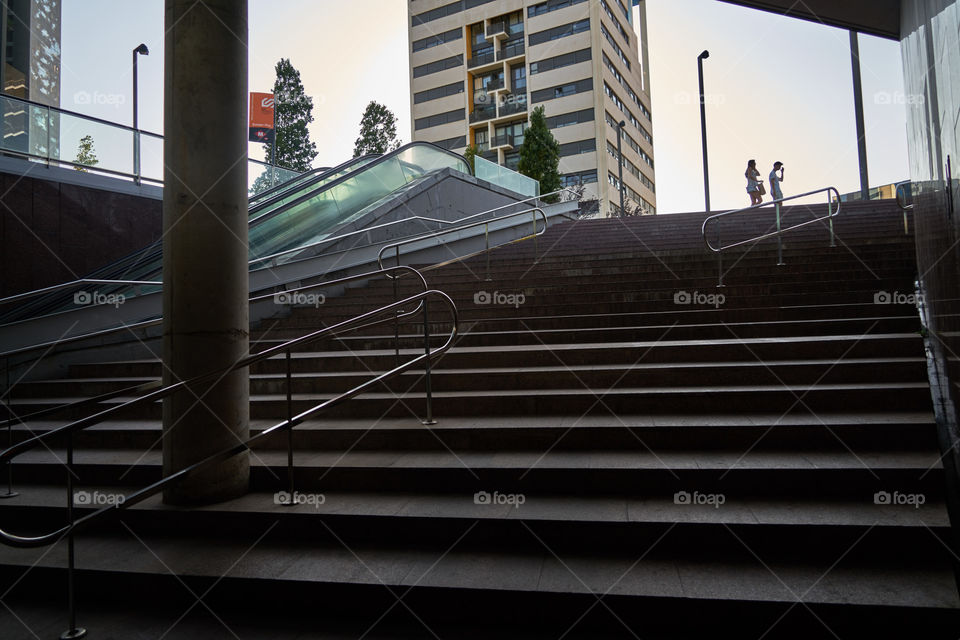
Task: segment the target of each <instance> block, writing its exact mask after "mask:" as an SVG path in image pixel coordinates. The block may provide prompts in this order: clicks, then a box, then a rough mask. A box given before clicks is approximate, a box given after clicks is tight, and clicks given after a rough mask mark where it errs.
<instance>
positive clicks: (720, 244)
mask: <svg viewBox="0 0 960 640" xmlns="http://www.w3.org/2000/svg"><path fill="white" fill-rule="evenodd" d="M717 246H718V247H719V249H718V250H717V289H722V288H723V239H722V238H721V237H720V220H717Z"/></svg>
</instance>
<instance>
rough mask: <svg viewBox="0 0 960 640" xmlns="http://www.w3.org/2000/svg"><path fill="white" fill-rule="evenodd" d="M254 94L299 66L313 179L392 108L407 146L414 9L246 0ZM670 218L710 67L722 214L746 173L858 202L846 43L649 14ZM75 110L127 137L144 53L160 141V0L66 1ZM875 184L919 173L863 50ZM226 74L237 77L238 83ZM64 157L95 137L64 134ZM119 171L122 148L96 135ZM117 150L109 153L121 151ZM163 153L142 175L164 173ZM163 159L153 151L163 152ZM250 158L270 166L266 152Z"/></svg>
mask: <svg viewBox="0 0 960 640" xmlns="http://www.w3.org/2000/svg"><path fill="white" fill-rule="evenodd" d="M249 2H250V34H249V42H250V59H249V65H250V90H251V91H270V90H271V89H272V87H273V78H274V65H275V64H276V62H277V60H279V59H280V58H281V57H286V58H290V60H291V62H292V63H293V65H294V67H296V68H297V69H298V70H299V71H300V73H301V79H302V81H303V84H304V87H305V89H306V92H307V94H308V95H310V96H312V97H313V99H314V106H315V109H314V118H315V121H314V122H313V123H312V125H311V127H310V132H311V137H312V139H313V141H314V142H316V143H317V149H318V151H319V154H318V156H317V159H316V161H315V162H314V165H315V166H328V165H334V164H339V163H340V162H343V161H344V160H346V159H348V158H350V157H351V156H352V155H353V143H354V140H355V139H356V137H357V135H358V132H359V121H360V115H361V113H362V111H363V108H364V107H365V106H366V104H367V102H369V101H370V100H377V101H378V102H381V103H383V104H386V105H387V107H388V108H390V109H391V110H392V111H393V112H394V113H395V114H396V115H397V117H398V118H399V122H398V133H399V135H400V137H401V139H402V140H403V141H404V142H408V141H409V140H410V107H409V104H410V102H409V79H408V68H407V64H408V46H409V45H408V43H407V29H406V21H407V9H406V4H407V3H406V0H351V1H350V2H343V1H342V0H269V1H268V0H249ZM647 4H648V19H649V37H650V43H649V47H650V59H651V69H650V73H651V91H652V102H653V108H652V111H653V136H654V145H655V148H654V157H655V161H656V183H657V209H658V211H659V212H661V213H668V212H675V211H690V210H702V209H703V178H702V165H701V152H700V116H699V108H698V105H697V98H696V91H697V65H696V58H697V55H698V54H699V53H700V51H702V50H703V49H709V50H710V58H709V59H708V60H706V62H705V75H706V92H707V94H708V103H709V105H708V116H707V118H708V121H707V122H708V141H709V147H710V172H711V198H712V205H713V208H714V209H722V208H734V207H737V208H738V207H741V206H746V205H747V204H749V199H748V198H747V195H746V193H745V190H744V187H745V180H744V178H743V172H744V169H745V168H746V161H747V160H748V159H749V158H756V159H757V161H758V164H759V166H760V168H761V170H762V171H763V173H764V174H766V173H767V172H769V170H770V166H771V165H772V164H773V162H774V161H775V160H780V161H782V162H784V163H785V164H786V165H787V173H786V181H785V183H784V191H785V193H786V194H787V195H789V194H791V193H799V192H802V191H808V190H813V189H818V188H821V187H824V186H828V185H831V186H836V187H838V188H839V189H840V190H841V191H842V192H847V191H854V190H857V189H858V188H859V178H858V173H857V171H858V169H857V149H856V134H855V128H854V116H853V93H852V82H851V70H850V60H849V42H848V35H847V32H845V31H842V30H839V29H833V28H830V27H825V26H823V25H819V24H811V23H807V22H802V21H799V20H793V19H788V18H783V17H780V16H776V15H772V14H768V13H765V12H760V11H752V10H748V9H743V8H740V7H735V6H731V5H728V4H726V3H722V2H718V1H717V0H648V3H647ZM62 25H63V33H62V54H63V65H62V69H63V71H62V78H61V104H62V106H63V108H65V109H70V110H73V111H78V112H81V113H86V114H90V115H96V116H98V117H101V118H104V119H107V120H111V121H117V122H122V123H125V124H130V122H131V107H132V105H131V91H132V89H131V77H130V57H131V51H132V50H133V49H134V47H136V46H137V45H138V44H140V43H141V42H144V43H146V44H147V46H148V47H149V48H150V55H149V56H147V57H141V58H140V63H139V75H140V126H141V127H142V128H143V129H147V130H152V131H156V132H158V133H159V132H162V131H161V130H162V126H163V117H162V92H163V71H162V63H163V0H136V1H131V0H63V22H62ZM860 48H861V55H862V59H863V82H864V101H865V104H866V119H867V131H868V133H867V145H868V151H869V164H870V175H871V184H872V185H880V184H887V183H890V182H895V181H898V180H902V179H905V178H906V177H907V175H908V172H907V166H908V165H907V160H906V139H905V130H906V125H905V122H906V120H905V118H906V116H905V109H904V105H903V79H902V71H901V65H900V47H899V44H898V43H896V42H891V41H886V40H881V39H878V38H872V37H869V36H861V42H860ZM225 72H228V70H225ZM61 129H62V154H63V156H64V157H69V158H72V157H73V156H74V155H75V147H76V141H77V140H78V139H79V137H80V136H81V135H84V133H89V132H90V131H86V130H85V129H84V128H82V127H78V126H75V125H74V123H70V122H64V123H62V124H61ZM92 133H93V134H94V138H95V140H96V142H97V151H98V154H99V155H100V157H101V159H102V160H103V161H104V164H107V162H106V161H107V160H112V159H113V158H114V157H116V158H121V157H122V158H126V157H127V155H128V153H127V151H126V148H125V145H124V144H122V143H121V142H122V141H120V140H113V141H111V140H110V139H109V134H108V133H107V132H106V131H105V130H103V131H100V130H95V131H93V132H92ZM112 142H113V143H115V144H111V143H112ZM154 149H155V147H151V145H150V144H145V146H144V169H145V171H147V172H149V171H150V170H151V169H153V170H154V171H158V170H159V169H158V167H159V159H158V158H156V157H155V155H156V154H155V152H154ZM152 152H153V153H152ZM250 155H251V157H253V158H262V151H261V145H258V144H251V145H250Z"/></svg>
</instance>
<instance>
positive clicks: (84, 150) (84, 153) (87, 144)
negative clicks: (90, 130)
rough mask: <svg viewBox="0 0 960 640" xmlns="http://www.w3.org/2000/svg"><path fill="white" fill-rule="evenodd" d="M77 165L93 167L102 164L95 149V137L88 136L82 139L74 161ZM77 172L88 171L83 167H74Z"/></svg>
mask: <svg viewBox="0 0 960 640" xmlns="http://www.w3.org/2000/svg"><path fill="white" fill-rule="evenodd" d="M73 161H74V162H75V163H77V164H82V165H85V166H88V167H93V166H96V165H98V164H100V160H99V159H98V158H97V153H96V151H94V149H93V136H91V135H86V136H83V137H82V138H80V145H79V146H78V147H77V157H76V158H74V160H73ZM74 169H76V170H77V171H86V169H84V168H83V167H74Z"/></svg>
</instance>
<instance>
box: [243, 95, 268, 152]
mask: <svg viewBox="0 0 960 640" xmlns="http://www.w3.org/2000/svg"><path fill="white" fill-rule="evenodd" d="M273 107H274V99H273V94H272V93H251V94H250V137H249V140H250V142H273V136H274V129H273V123H274V120H273Z"/></svg>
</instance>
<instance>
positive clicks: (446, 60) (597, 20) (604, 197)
mask: <svg viewBox="0 0 960 640" xmlns="http://www.w3.org/2000/svg"><path fill="white" fill-rule="evenodd" d="M633 3H634V4H635V5H638V7H639V16H640V18H639V24H635V23H634V22H635V21H634V18H633V12H632V10H631V6H630V4H631V0H545V1H543V0H540V1H537V0H454V1H453V2H451V0H407V7H408V13H409V27H408V28H409V37H410V85H411V92H410V93H411V96H410V102H411V117H412V120H413V123H412V125H413V126H412V129H413V139H414V140H426V141H429V142H433V143H436V144H439V145H441V146H443V147H446V148H448V149H452V150H454V151H457V152H460V153H462V152H463V151H464V150H465V149H466V147H467V146H468V145H469V144H475V145H476V146H477V147H478V148H479V150H480V152H481V155H483V157H485V158H487V159H488V160H492V161H494V162H497V163H499V164H501V165H504V166H506V167H510V168H516V166H517V163H518V162H519V148H520V144H521V143H522V142H523V134H524V131H525V130H526V127H527V125H528V121H529V115H530V112H531V111H532V110H533V109H534V108H535V107H538V106H543V107H544V111H545V114H546V117H547V126H548V127H549V128H550V130H551V131H552V132H553V135H554V137H555V138H556V139H557V141H558V142H559V143H560V156H561V157H560V173H561V174H562V176H563V178H562V179H563V184H564V186H575V185H580V184H582V185H584V186H585V187H586V189H587V193H588V194H589V195H591V196H595V197H597V198H598V199H599V201H600V211H601V213H602V214H603V215H610V214H615V213H617V212H618V211H619V203H620V177H619V176H620V167H619V163H618V161H617V133H618V131H617V130H618V128H622V135H623V137H622V140H621V147H622V152H623V184H624V186H625V190H624V191H625V203H626V206H628V207H630V208H636V207H640V208H641V209H642V210H643V212H644V213H656V193H655V187H654V184H655V180H654V170H653V136H652V129H653V127H652V123H651V113H650V82H649V71H648V69H649V65H648V55H647V42H646V7H645V4H644V1H643V0H633ZM621 124H622V125H623V126H622V127H620V125H621Z"/></svg>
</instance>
